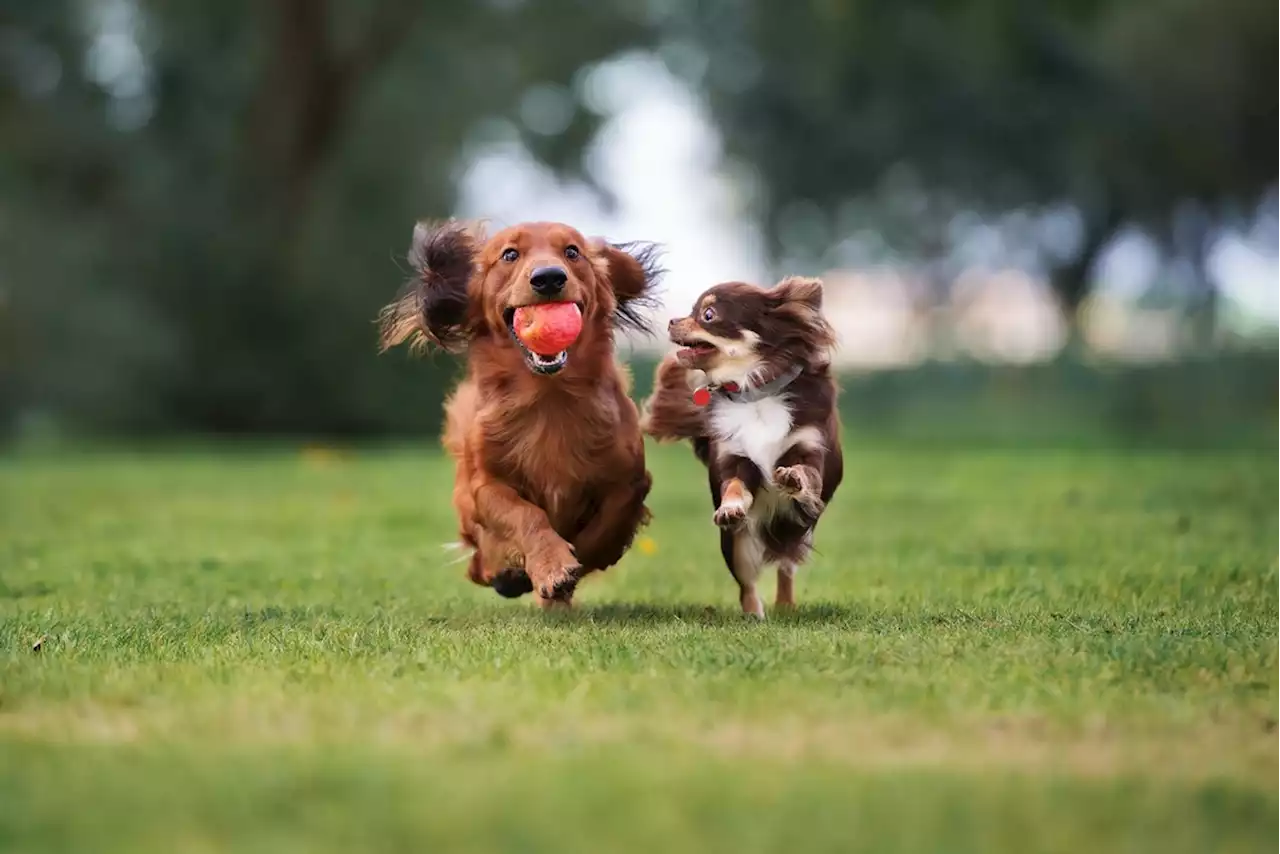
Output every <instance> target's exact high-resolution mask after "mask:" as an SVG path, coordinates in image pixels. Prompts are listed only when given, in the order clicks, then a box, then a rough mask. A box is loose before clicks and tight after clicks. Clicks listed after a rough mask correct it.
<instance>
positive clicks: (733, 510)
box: [711, 501, 747, 530]
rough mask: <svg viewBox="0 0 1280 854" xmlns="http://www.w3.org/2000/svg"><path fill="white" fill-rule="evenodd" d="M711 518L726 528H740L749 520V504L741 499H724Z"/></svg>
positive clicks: (717, 524) (719, 525)
mask: <svg viewBox="0 0 1280 854" xmlns="http://www.w3.org/2000/svg"><path fill="white" fill-rule="evenodd" d="M711 520H712V521H713V522H715V523H716V526H717V527H720V528H725V529H726V530H734V529H735V528H739V527H741V526H742V524H743V523H744V522H746V521H747V505H746V504H745V503H743V502H741V501H722V502H721V503H720V506H719V507H717V508H716V512H715V514H714V515H712V517H711Z"/></svg>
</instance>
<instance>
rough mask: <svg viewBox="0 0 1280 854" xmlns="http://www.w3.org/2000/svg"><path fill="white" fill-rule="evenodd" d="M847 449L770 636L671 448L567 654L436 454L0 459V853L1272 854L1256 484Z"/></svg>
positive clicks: (1157, 464) (1271, 648) (1265, 467)
mask: <svg viewBox="0 0 1280 854" xmlns="http://www.w3.org/2000/svg"><path fill="white" fill-rule="evenodd" d="M848 450H849V455H848V466H847V469H848V481H847V484H846V486H845V487H844V489H843V490H842V491H841V493H840V495H839V496H837V498H836V500H835V502H834V503H833V504H832V506H831V508H830V511H829V515H828V516H827V517H826V518H825V520H824V522H823V524H822V526H821V527H820V528H819V535H818V554H817V555H816V557H815V559H814V561H813V562H812V564H811V565H810V566H809V567H808V568H806V569H805V570H804V572H803V574H802V576H801V577H800V580H799V582H798V594H799V597H800V601H801V603H802V607H801V608H800V610H799V611H798V612H797V613H795V614H794V615H776V614H774V615H771V619H770V620H769V621H768V622H766V623H765V624H762V625H761V624H756V623H754V622H750V621H745V620H743V619H742V618H741V617H740V616H739V615H737V614H736V613H735V611H736V605H735V603H734V596H735V591H734V587H733V584H732V582H731V580H730V579H729V577H728V573H727V572H726V571H725V570H724V567H723V565H722V564H721V562H720V558H719V555H718V548H717V545H716V538H715V535H714V531H713V529H712V527H711V525H710V522H709V518H708V517H709V506H708V502H707V497H706V492H705V489H706V488H705V481H704V476H703V474H702V472H701V469H700V468H699V467H698V466H697V464H696V463H695V462H694V461H693V460H692V458H691V454H690V453H689V452H688V450H687V449H684V448H655V449H653V450H652V453H651V459H650V463H651V468H652V469H653V471H654V475H655V490H654V495H653V498H652V502H651V507H652V509H653V511H654V515H655V518H654V521H653V523H652V525H651V526H650V527H649V528H648V529H647V531H646V532H645V533H644V536H643V538H642V539H641V540H640V541H639V542H638V544H637V547H636V548H635V549H633V551H632V553H631V554H629V555H628V556H627V558H626V559H625V560H624V562H623V563H622V565H620V566H619V567H617V568H615V569H613V570H611V571H609V572H608V573H606V574H604V575H603V576H599V577H596V578H595V579H594V580H592V581H591V582H588V583H587V584H585V585H584V588H583V590H582V591H581V600H582V601H581V607H580V609H579V610H578V611H577V612H576V613H574V614H571V615H566V616H561V617H556V616H554V615H544V614H541V613H539V612H537V610H536V608H534V606H533V605H532V604H531V603H530V602H528V601H527V600H524V601H519V602H507V601H504V600H500V599H499V598H498V597H496V596H495V595H493V594H492V592H490V591H487V590H483V589H480V588H477V587H474V586H472V585H470V584H469V583H468V582H466V581H465V580H464V578H463V575H462V567H461V566H460V565H458V564H456V563H452V564H451V563H450V562H449V561H450V558H451V555H449V554H448V553H445V552H442V551H441V549H440V544H441V543H442V542H444V541H446V540H449V539H452V537H453V536H454V534H455V527H454V520H453V518H452V512H451V509H450V507H449V505H448V496H449V482H450V477H451V466H450V465H449V463H448V462H447V460H445V459H443V458H442V457H440V456H438V455H437V454H436V453H435V452H434V451H432V450H421V451H409V450H402V451H396V452H391V451H383V452H367V453H355V454H345V453H341V452H339V451H336V450H332V449H319V448H311V449H307V450H305V451H304V452H302V453H290V452H287V451H281V450H276V451H266V450H264V451H261V452H253V451H249V450H246V451H244V452H241V453H238V454H226V453H220V454H204V453H198V452H184V453H176V452H175V453H161V454H155V453H153V454H148V455H137V454H125V453H116V454H107V455H104V454H97V455H75V454H62V455H59V456H48V457H42V456H34V457H29V458H9V459H8V460H5V461H2V462H0V507H3V508H4V512H3V513H0V674H3V678H0V840H3V847H5V848H6V849H11V850H19V851H31V852H35V851H44V850H68V849H75V850H79V849H84V848H86V847H92V848H93V849H95V850H108V851H129V852H145V851H151V850H155V851H173V850H178V849H200V848H223V849H226V848H233V849H236V850H247V851H253V850H264V851H267V850H270V851H282V850H300V851H301V850H308V851H311V850H343V851H349V850H353V849H354V850H388V849H406V850H425V849H427V848H433V849H434V848H440V849H442V850H443V849H447V850H477V851H480V850H485V851H487V850H495V851H496V850H502V851H507V850H512V849H515V848H518V849H521V850H539V851H540V850H570V851H600V850H611V851H613V850H652V849H653V848H654V847H655V846H657V845H661V846H662V847H664V848H669V849H671V850H673V851H686V850H687V851H707V850H734V851H742V850H747V851H774V850H788V851H795V850H804V851H811V850H816V851H823V850H830V851H837V850H839V851H845V850H862V851H922V852H923V851H937V850H948V851H974V852H979V851H981V852H1000V851H1009V852H1027V851H1082V850H1089V851H1188V852H1190V851H1205V850H1215V851H1219V850H1220V851H1251V850H1262V849H1264V848H1266V847H1267V846H1268V845H1269V844H1273V843H1274V841H1275V827H1276V778H1275V767H1276V761H1277V754H1276V739H1275V722H1276V716H1277V705H1276V696H1277V695H1276V690H1277V682H1276V672H1277V671H1276V668H1277V658H1276V642H1277V618H1276V615H1277V607H1278V605H1277V595H1276V591H1277V576H1276V571H1277V569H1276V563H1275V543H1276V536H1277V527H1276V519H1277V517H1276V505H1275V496H1276V490H1277V481H1276V457H1275V452H1274V449H1271V450H1268V451H1266V452H1260V453H1259V452H1255V453H1242V452H1225V451H1217V452H1203V453H1197V454H1185V453H1169V452H1152V451H1133V450H1127V451H1114V450H1111V451H1108V450H1105V449H1101V450H1099V449H1095V450H1091V451H1084V452H1057V453H1037V454H1028V453H1025V452H1021V451H984V452H981V453H972V452H969V453H958V452H956V451H955V450H950V449H945V448H934V449H922V448H913V449H905V450H904V449H896V450H895V449H893V448H891V447H887V446H884V445H877V444H873V443H866V442H864V441H859V440H858V439H856V438H854V437H851V439H850V442H849V444H848ZM40 638H43V643H42V644H41V651H40V652H38V653H33V652H32V651H31V647H32V644H33V642H35V641H36V640H37V639H40Z"/></svg>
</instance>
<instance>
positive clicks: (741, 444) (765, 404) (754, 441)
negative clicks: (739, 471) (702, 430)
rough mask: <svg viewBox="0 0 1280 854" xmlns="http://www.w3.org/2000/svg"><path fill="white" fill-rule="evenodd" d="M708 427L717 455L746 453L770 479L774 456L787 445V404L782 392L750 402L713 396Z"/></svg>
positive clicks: (788, 432) (740, 455) (788, 430)
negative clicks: (715, 398)
mask: <svg viewBox="0 0 1280 854" xmlns="http://www.w3.org/2000/svg"><path fill="white" fill-rule="evenodd" d="M711 429H712V430H714V431H715V433H716V438H717V439H718V440H719V444H720V449H719V450H720V454H721V456H723V455H725V454H733V455H735V456H739V457H746V458H747V459H749V460H751V462H753V463H755V464H756V467H757V468H759V469H760V471H761V472H762V473H763V474H764V477H765V480H772V479H773V469H774V466H775V465H776V464H777V462H778V457H781V456H782V455H783V454H784V453H785V452H786V450H787V449H788V448H789V447H791V444H790V443H789V441H788V440H789V439H790V437H791V408H790V407H789V406H787V401H786V399H785V397H783V396H778V397H766V398H764V399H763V400H756V401H752V402H751V403H744V402H740V401H736V400H729V399H727V398H726V399H720V400H716V401H715V402H714V403H713V405H712V409H711Z"/></svg>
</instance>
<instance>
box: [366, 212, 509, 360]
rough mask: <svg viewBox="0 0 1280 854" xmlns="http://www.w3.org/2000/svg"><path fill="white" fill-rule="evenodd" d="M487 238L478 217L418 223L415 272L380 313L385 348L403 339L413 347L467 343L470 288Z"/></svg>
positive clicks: (412, 259) (452, 347)
mask: <svg viewBox="0 0 1280 854" xmlns="http://www.w3.org/2000/svg"><path fill="white" fill-rule="evenodd" d="M483 241H484V230H483V227H482V226H481V225H479V224H477V223H471V222H458V221H456V220H450V221H448V222H445V223H441V224H432V223H426V222H420V223H418V224H417V225H416V226H415V227H414V229H413V243H412V244H411V246H410V247H409V264H410V266H411V267H412V268H413V273H414V277H413V279H412V280H411V281H409V283H408V284H406V285H405V286H404V289H403V290H402V291H401V292H400V296H399V298H398V299H397V300H396V301H395V302H393V303H391V304H390V305H388V306H387V307H386V308H384V309H382V312H381V313H380V314H379V316H378V320H379V322H380V324H381V327H382V349H383V350H387V349H388V348H390V347H394V346H396V345H397V344H403V343H405V342H408V343H409V346H410V347H412V348H413V349H414V350H420V349H423V348H425V347H426V346H427V345H428V344H435V345H436V346H438V347H441V348H443V349H445V350H448V351H450V352H455V353H456V352H459V351H461V350H464V349H466V346H467V343H468V341H469V340H470V338H471V330H470V328H469V323H468V319H467V315H468V308H469V306H468V296H467V292H468V287H469V285H470V282H471V275H472V271H473V270H474V267H475V259H476V256H477V255H478V254H479V251H480V246H481V245H482V243H483Z"/></svg>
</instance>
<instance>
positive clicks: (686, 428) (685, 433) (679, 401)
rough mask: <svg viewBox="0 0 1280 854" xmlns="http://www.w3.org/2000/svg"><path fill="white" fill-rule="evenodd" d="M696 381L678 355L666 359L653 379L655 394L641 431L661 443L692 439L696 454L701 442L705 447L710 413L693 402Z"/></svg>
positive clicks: (649, 401) (641, 424)
mask: <svg viewBox="0 0 1280 854" xmlns="http://www.w3.org/2000/svg"><path fill="white" fill-rule="evenodd" d="M693 379H694V378H693V377H692V376H691V375H690V371H689V369H688V368H686V367H685V366H684V365H682V364H680V362H679V361H677V360H676V358H675V356H674V355H671V356H667V357H666V358H665V359H663V360H662V362H661V363H659V365H658V370H657V373H656V375H655V376H654V379H653V394H652V395H650V396H649V399H648V400H646V401H645V404H644V415H643V416H642V417H641V419H640V429H641V430H643V431H644V432H645V433H646V434H647V435H649V436H652V437H653V438H655V439H657V440H658V441H659V442H677V441H680V440H682V439H690V440H692V441H693V442H694V449H695V450H697V446H698V444H699V442H698V440H699V439H702V440H704V441H703V444H705V439H706V436H707V435H708V433H707V410H706V407H703V406H699V405H698V404H697V403H695V402H694V400H693V388H692V385H691V381H692V380H693Z"/></svg>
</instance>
